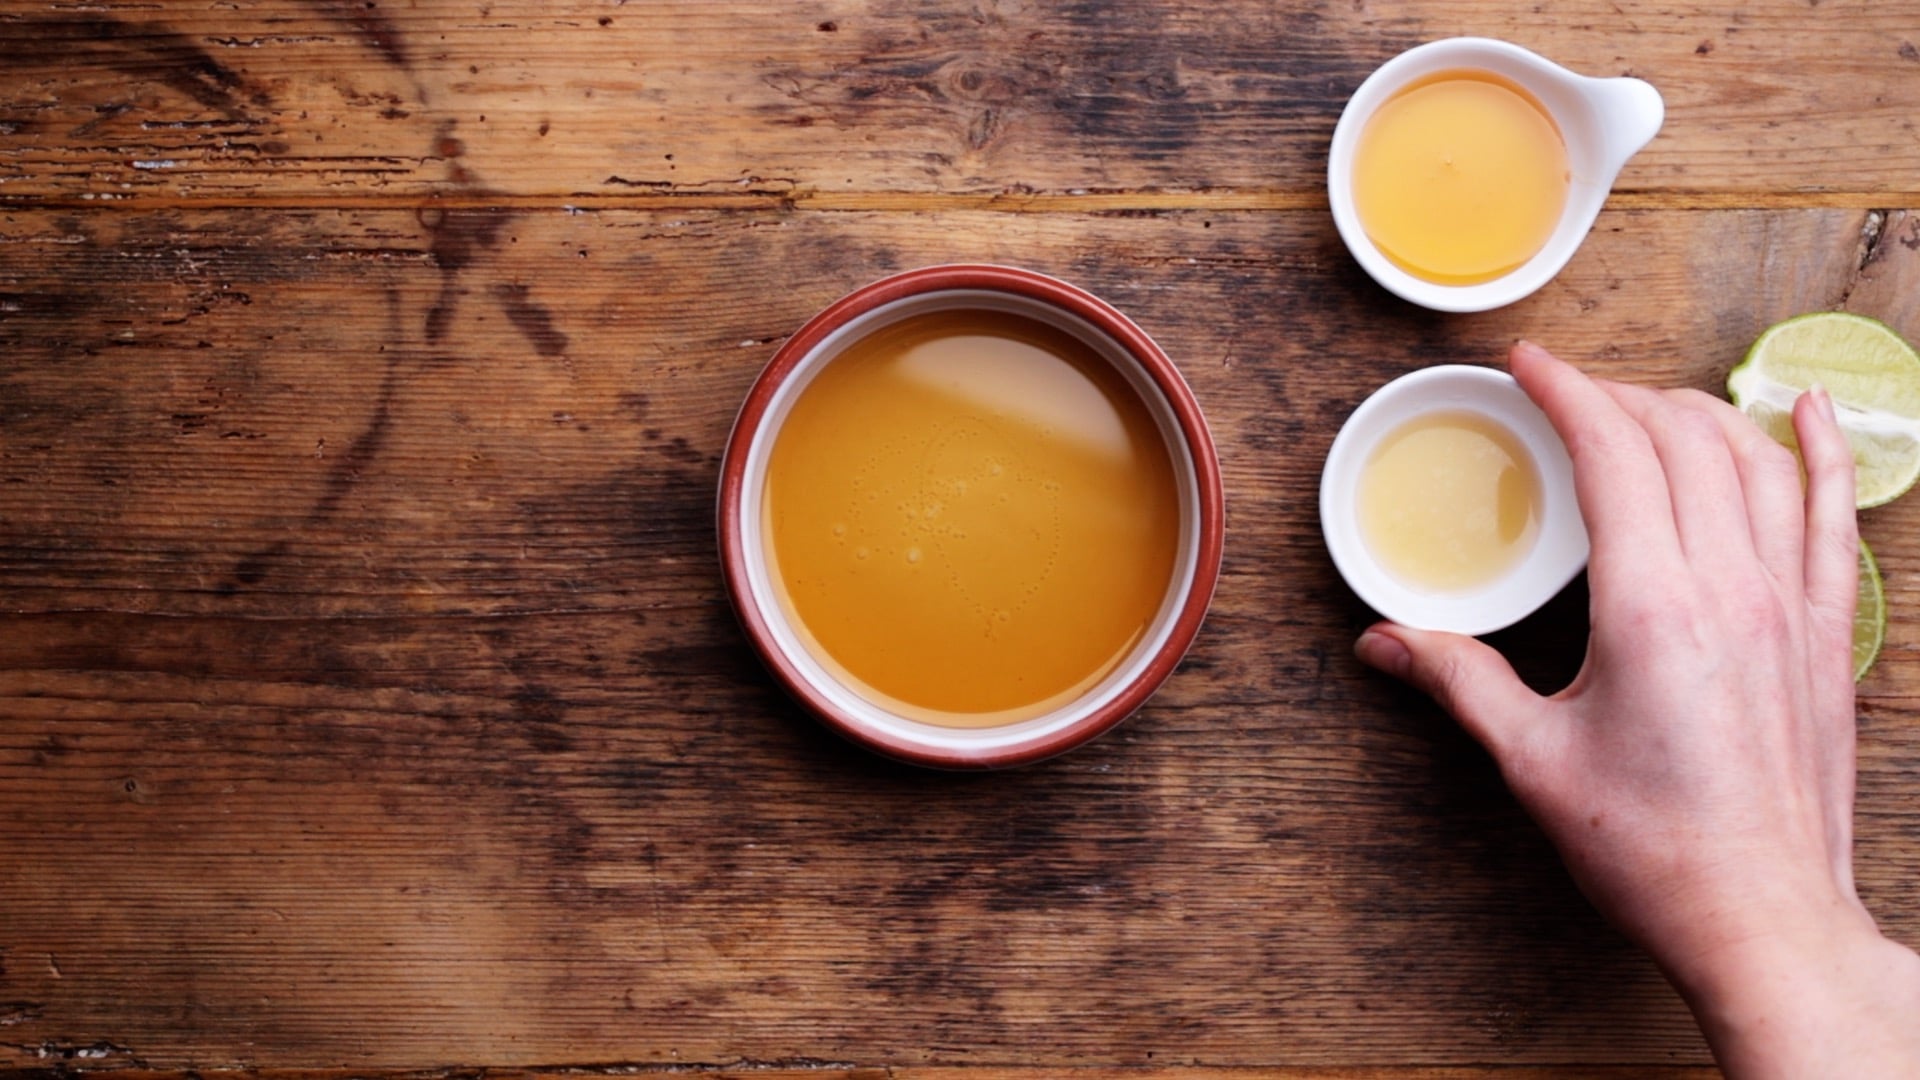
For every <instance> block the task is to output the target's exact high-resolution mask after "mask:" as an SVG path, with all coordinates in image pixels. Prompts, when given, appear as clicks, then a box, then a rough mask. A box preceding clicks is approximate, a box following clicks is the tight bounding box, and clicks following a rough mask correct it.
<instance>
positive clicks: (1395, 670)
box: [1353, 622, 1546, 758]
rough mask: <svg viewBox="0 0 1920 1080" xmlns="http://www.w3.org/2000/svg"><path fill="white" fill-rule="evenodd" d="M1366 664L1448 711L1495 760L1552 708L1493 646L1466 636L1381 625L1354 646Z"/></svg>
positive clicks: (1371, 630) (1375, 626) (1362, 636)
mask: <svg viewBox="0 0 1920 1080" xmlns="http://www.w3.org/2000/svg"><path fill="white" fill-rule="evenodd" d="M1353 652H1354V655H1355V656H1358V657H1359V658H1360V660H1361V662H1362V663H1364V664H1366V665H1367V666H1369V667H1374V668H1378V669H1379V670H1381V671H1384V672H1386V673H1387V674H1389V675H1392V676H1394V677H1395V678H1397V679H1401V680H1404V681H1405V682H1407V683H1409V684H1410V685H1412V686H1413V687H1414V688H1415V689H1418V690H1421V691H1424V692H1425V693H1426V694H1427V696H1429V697H1431V698H1433V700H1434V701H1436V702H1438V703H1439V705H1440V707H1441V708H1443V709H1445V710H1447V712H1448V713H1450V714H1451V715H1452V716H1453V718H1454V720H1456V721H1458V722H1459V724H1460V726H1461V727H1463V728H1465V729H1466V730H1467V734H1469V735H1472V736H1473V737H1474V738H1476V739H1478V740H1480V745H1482V746H1484V747H1486V748H1487V751H1488V752H1489V753H1491V754H1493V756H1494V757H1495V758H1504V757H1505V753H1504V751H1505V749H1506V748H1507V747H1509V746H1511V745H1513V743H1514V741H1515V740H1516V739H1517V738H1519V737H1520V735H1521V734H1522V733H1523V732H1524V731H1525V730H1526V729H1527V728H1528V726H1529V724H1530V722H1531V721H1533V720H1535V719H1536V718H1538V717H1539V716H1540V714H1541V713H1542V712H1543V711H1545V709H1546V700H1545V699H1543V698H1542V697H1541V696H1540V695H1538V694H1536V693H1534V692H1533V691H1532V690H1529V689H1527V686H1526V684H1525V683H1523V682H1521V681H1520V677H1519V676H1518V675H1515V674H1514V673H1513V665H1511V664H1509V663H1507V658H1506V657H1504V656H1501V655H1500V653H1499V652H1498V651H1497V650H1495V649H1494V648H1493V647H1492V646H1491V645H1488V644H1486V643H1485V642H1483V641H1480V640H1479V639H1477V638H1470V637H1467V636H1466V635H1464V634H1446V633H1440V632H1438V631H1432V630H1415V629H1413V628H1411V627H1406V626H1401V625H1399V624H1397V623H1390V622H1383V623H1377V624H1375V625H1373V626H1371V627H1369V628H1367V631H1366V633H1363V634H1361V635H1360V640H1359V641H1356V642H1354V645H1353Z"/></svg>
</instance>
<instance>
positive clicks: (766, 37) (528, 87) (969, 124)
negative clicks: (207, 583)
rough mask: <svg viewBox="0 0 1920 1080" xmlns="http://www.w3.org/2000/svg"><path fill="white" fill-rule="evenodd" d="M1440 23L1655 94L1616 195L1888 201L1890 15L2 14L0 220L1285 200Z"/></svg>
mask: <svg viewBox="0 0 1920 1080" xmlns="http://www.w3.org/2000/svg"><path fill="white" fill-rule="evenodd" d="M1457 34H1481V35H1488V36H1493V37H1502V38H1506V39H1509V40H1512V41H1515V42H1518V43H1520V44H1522V45H1526V46H1528V47H1531V48H1534V49H1536V50H1538V51H1540V52H1542V53H1543V54H1545V55H1547V56H1550V57H1552V58H1554V59H1556V60H1558V61H1560V62H1562V63H1565V64H1567V65H1569V66H1571V67H1573V68H1575V69H1576V70H1579V71H1581V72H1583V73H1587V74H1595V75H1616V74H1622V73H1632V74H1635V75H1639V76H1642V77H1644V78H1647V79H1649V80H1651V81H1652V82H1653V83H1655V84H1656V85H1657V86H1659V87H1660V89H1661V91H1662V92H1663V94H1665V96H1666V98H1667V103H1668V123H1667V127H1666V130H1665V131H1664V132H1663V134H1662V135H1661V136H1660V138H1658V139H1657V140H1656V141H1655V142H1654V143H1653V144H1652V145H1651V146H1650V147H1649V148H1648V149H1647V150H1646V151H1645V152H1644V153H1643V154H1642V155H1641V156H1640V157H1639V158H1637V159H1636V160H1635V161H1634V162H1633V163H1632V164H1631V165H1630V166H1629V167H1628V169H1627V171H1626V173H1625V174H1624V175H1623V177H1622V179H1621V182H1620V186H1621V188H1622V189H1623V190H1624V191H1628V192H1636V193H1655V194H1662V193H1664V194H1667V195H1671V196H1679V197H1680V199H1681V201H1686V198H1687V197H1690V196H1696V197H1706V198H1716V197H1719V198H1724V197H1726V196H1732V197H1733V198H1734V199H1736V200H1757V201H1758V205H1773V204H1774V203H1773V200H1774V199H1777V197H1778V196H1779V195H1781V194H1782V193H1786V194H1790V195H1795V196H1799V197H1802V198H1812V199H1819V198H1823V197H1827V196H1830V195H1832V194H1833V193H1836V192H1838V193H1843V194H1844V193H1853V194H1855V195H1861V194H1864V193H1870V192H1881V193H1886V192H1894V193H1904V194H1905V195H1906V197H1905V198H1895V199H1889V200H1886V201H1883V202H1880V203H1877V204H1874V205H1878V206H1904V205H1910V204H1911V203H1912V202H1913V201H1914V198H1913V196H1914V195H1915V193H1916V192H1920V179H1916V178H1917V177H1920V137H1916V129H1915V126H1914V125H1915V122H1916V121H1915V117H1916V115H1920V19H1917V18H1916V13H1915V10H1914V8H1913V6H1912V5H1911V4H1910V3H1904V2H1902V3H1883V2H1871V0H1850V2H1849V0H1835V2H1829V3H1823V4H1813V5H1808V4H1804V3H1798V2H1787V0H1770V2H1767V3H1759V4H1742V5H1737V6H1736V7H1733V8H1729V7H1728V6H1727V5H1724V4H1712V3H1701V2H1687V3H1679V4H1659V5H1655V4H1635V3H1619V2H1614V0H1573V2H1567V3H1554V4H1552V5H1542V4H1532V5H1527V4H1494V3H1487V2H1485V0H1473V2H1464V0H1420V2H1414V3H1395V4H1376V3H1368V2H1365V0H1355V2H1351V3H1348V2H1340V3H1333V2H1324V0H1323V2H1315V3H1304V4H1273V3H1269V2H1266V0H1234V2H1231V3H1217V4H1215V3H1209V4H1206V5H1185V4H1179V3H1173V2H1170V0H1126V2H1120V3H1112V2H1057V3H1018V2H998V0H988V2H983V3H977V4H958V3H956V4H946V5H927V4H923V3H918V2H903V0H802V2H789V0H756V2H730V3H725V4H714V3H708V2H705V0H671V2H668V0H662V2H653V3H647V4H644V5H630V6H629V5H608V4H602V3H593V2H581V0H571V2H567V3H555V4H549V3H541V2H538V0H467V2H446V0H435V2H418V3H405V4H401V3H392V2H387V3H376V4H373V5H372V6H368V5H367V4H366V3H363V2H359V0H353V2H348V0H260V2H248V3H241V4H221V5H214V6H210V7H205V8H198V7H189V6H186V5H145V4H130V3H129V4H120V3H103V4H89V5H84V6H74V5H45V4H37V3H28V2H25V0H8V2H7V3H5V4H4V5H0V48H4V49H5V50H6V52H7V54H8V73H7V78H6V79H5V80H4V88H3V89H0V198H14V199H17V198H21V197H25V196H40V195H66V196H85V197H88V198H95V199H118V198H127V197H138V198H146V197H150V196H163V197H190V198H197V199H209V198H211V199H230V198H245V197H255V196H260V195H268V196H319V197H329V198H365V197H367V196H369V195H392V196H414V197H417V196H421V195H425V194H430V193H436V192H441V191H444V190H445V189H446V188H447V187H448V186H449V185H450V184H451V185H454V186H459V185H462V184H465V185H466V186H473V185H480V184H484V185H485V187H486V188H487V190H489V191H493V192H497V193H501V194H511V195H542V196H565V197H568V198H573V199H592V198H596V197H614V198H619V197H624V196H633V195H641V196H649V195H713V194H733V195H739V194H751V193H759V194H761V195H764V196H767V197H771V198H796V199H807V198H815V197H835V196H840V195H845V194H847V193H853V194H854V195H855V196H857V197H858V196H865V195H868V194H872V193H886V194H889V195H898V194H900V193H989V194H1008V195H1011V196H1014V197H1018V196H1020V195H1022V194H1025V193H1029V192H1043V193H1045V192H1073V191H1079V190H1094V191H1104V192H1122V193H1128V192H1138V191H1141V190H1143V189H1160V190H1173V191H1186V192H1193V191H1208V192H1211V191H1220V190H1226V191H1234V192H1255V193H1259V192H1278V193H1289V194H1291V195H1293V196H1294V197H1296V198H1297V197H1299V196H1300V195H1302V194H1310V193H1318V192H1320V191H1322V190H1323V189H1324V179H1323V177H1324V163H1325V159H1326V147H1327V142H1328V139H1329V138H1330V136H1331V133H1332V131H1333V125H1334V122H1335V120H1336V119H1337V118H1338V115H1339V111H1340V108H1341V106H1342V104H1343V103H1344V102H1345V100H1346V97H1347V95H1348V94H1350V93H1351V92H1352V90H1353V89H1354V87H1356V86H1358V85H1359V83H1360V81H1361V80H1362V79H1363V78H1364V77H1365V76H1366V74H1367V72H1369V71H1370V70H1372V69H1373V68H1374V67H1375V66H1377V65H1378V64H1380V63H1381V62H1382V61H1384V60H1386V59H1387V58H1388V57H1390V56H1392V55H1394V54H1395V53H1398V52H1400V51H1402V50H1404V49H1406V48H1408V47H1410V46H1412V45H1414V44H1418V43H1419V42H1422V41H1426V40H1430V39H1434V38H1440V37H1448V36H1452V35H1457ZM1854 205H1858V204H1857V203H1856V204H1854Z"/></svg>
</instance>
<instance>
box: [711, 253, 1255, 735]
mask: <svg viewBox="0 0 1920 1080" xmlns="http://www.w3.org/2000/svg"><path fill="white" fill-rule="evenodd" d="M965 309H979V310H987V311H1001V312H1013V313H1017V314H1020V315H1024V316H1026V317H1028V318H1032V319H1036V320H1039V321H1041V322H1044V323H1047V324H1050V325H1052V326H1055V327H1058V328H1061V329H1064V330H1066V331H1068V332H1070V333H1072V334H1073V335H1075V336H1076V337H1078V338H1080V339H1081V340H1082V341H1084V342H1086V343H1087V344H1088V345H1089V346H1091V347H1092V349H1093V350H1094V352H1096V353H1097V354H1098V355H1100V356H1101V357H1103V358H1105V359H1106V360H1107V361H1108V362H1109V363H1111V364H1112V365H1113V366H1114V368H1115V369H1116V370H1117V371H1119V372H1120V373H1121V374H1122V375H1123V376H1124V377H1125V379H1126V382H1127V383H1128V384H1129V385H1130V386H1132V387H1133V389H1134V390H1135V391H1136V392H1137V393H1138V394H1139V395H1140V400H1141V401H1142V402H1143V403H1144V404H1145V406H1146V408H1147V410H1148V412H1149V413H1150V414H1151V415H1152V416H1153V418H1154V421H1155V424H1156V426H1157V427H1158V428H1159V430H1160V433H1161V436H1162V437H1163V438H1164V439H1165V440H1166V445H1167V449H1168V453H1169V455H1170V457H1171V458H1172V461H1173V466H1174V478H1175V483H1176V486H1177V488H1178V499H1179V504H1180V525H1179V529H1180V533H1179V544H1178V547H1177V554H1176V557H1175V561H1174V572H1173V575H1172V578H1171V580H1169V581H1168V583H1167V591H1166V595H1165V599H1164V600H1163V601H1162V602H1161V606H1160V610H1159V613H1158V614H1157V615H1156V616H1155V618H1154V620H1153V622H1152V623H1151V624H1150V626H1149V627H1148V631H1147V633H1146V634H1145V635H1144V636H1143V637H1142V640H1141V642H1140V644H1139V645H1137V646H1136V647H1135V648H1134V650H1133V652H1132V653H1130V654H1129V655H1128V656H1127V658H1126V659H1125V660H1124V661H1123V662H1122V663H1121V664H1119V665H1118V666H1117V667H1116V668H1115V669H1114V671H1113V672H1112V673H1111V674H1109V675H1108V676H1107V677H1106V678H1105V679H1103V680H1102V681H1101V682H1099V683H1098V684H1096V685H1095V686H1093V687H1092V688H1091V689H1089V690H1088V691H1087V692H1086V693H1085V694H1083V695H1081V696H1080V697H1079V698H1077V699H1075V700H1073V701H1071V702H1069V703H1067V704H1066V705H1063V706H1061V707H1059V708H1057V709H1054V710H1053V711H1051V712H1048V713H1046V714H1044V715H1041V716H1037V717H1034V718H1031V719H1027V720H1022V721H1019V722H1017V723H1010V724H1004V725H1000V726H995V727H981V728H955V727H944V726H939V725H934V724H929V723H926V722H924V721H920V720H916V719H911V718H909V717H905V716H901V715H899V714H898V713H895V712H890V711H889V710H887V709H886V708H883V707H881V706H879V705H876V704H874V703H873V702H871V701H869V700H868V699H866V698H864V697H862V696H861V695H860V694H858V693H856V692H855V691H854V690H853V689H852V688H850V687H848V686H846V685H845V684H843V683H842V682H841V681H840V680H838V679H836V678H835V677H834V676H833V675H832V674H830V673H829V672H828V670H827V669H826V668H825V667H824V666H822V665H821V664H820V662H819V661H817V660H816V659H815V658H814V657H813V655H812V654H811V653H810V652H809V651H808V649H807V647H806V646H805V645H804V644H803V643H802V641H801V638H800V636H799V634H798V633H796V631H795V629H794V626H793V624H792V621H791V620H790V619H789V618H788V616H787V613H786V611H785V609H784V607H783V605H782V603H781V601H780V598H779V595H778V593H777V592H776V589H775V585H774V583H773V580H772V572H771V570H770V567H769V565H768V559H767V556H766V547H765V537H764V535H763V532H762V523H761V514H762V506H763V503H764V497H765V485H766V476H767V460H768V457H769V455H770V453H771V450H772V447H773V443H774V438H775V436H776V435H777V434H778V433H779V430H780V426H781V424H782V423H783V422H784V421H785V419H786V416H787V414H788V412H789V411H790V410H791V408H792V405H793V402H794V401H795V400H796V399H797V398H798V396H799V394H800V392H801V391H802V390H804V389H805V388H806V386H807V384H808V383H809V382H810V381H811V380H812V379H813V377H814V375H815V374H817V373H818V372H819V371H820V370H821V369H822V368H823V367H824V366H825V365H826V364H827V363H829V362H830V361H832V360H833V358H834V357H835V356H837V355H839V353H840V352H841V351H843V350H844V349H845V348H846V347H847V345H848V344H849V343H850V342H853V341H856V340H859V339H860V338H861V337H862V336H864V335H866V334H869V333H872V332H874V331H875V330H878V329H880V328H882V327H885V326H888V325H891V324H892V323H894V322H896V321H898V320H900V319H904V318H908V317H911V316H914V315H920V314H924V313H927V312H933V311H950V310H965ZM719 532H720V560H721V567H722V570H723V571H724V573H725V577H726V585H727V592H728V595H729V597H730V598H731V599H732V601H733V607H734V611H735V612H736V613H737V614H738V615H739V618H740V623H741V625H742V627H744V628H745V630H746V632H747V636H748V638H749V639H751V640H752V642H753V645H754V648H755V649H756V650H758V652H759V654H760V657H761V659H762V660H763V661H765V663H766V665H767V668H768V670H770V671H771V672H772V673H773V676H774V678H775V679H777V680H778V681H779V682H780V684H781V685H782V686H784V687H785V688H786V690H787V692H788V693H790V694H792V695H793V696H794V698H796V699H797V700H798V701H799V702H800V703H801V704H803V705H804V706H806V708H807V709H808V710H809V711H811V712H812V713H814V714H815V715H816V716H818V717H819V718H820V719H821V720H822V721H824V722H825V723H826V724H827V725H828V726H829V727H831V728H833V729H834V730H835V731H838V732H839V733H840V734H842V735H844V736H846V737H847V738H849V739H852V740H853V741H855V742H857V743H860V744H862V745H865V746H867V747H870V748H872V749H874V750H876V751H879V752H880V753H882V754H886V755H888V756H890V757H894V758H898V759H900V760H903V761H909V762H913V763H916V764H920V765H929V766H934V767H938V768H948V769H981V768H998V767H1004V766H1012V765H1023V764H1027V763H1029V762H1034V761H1039V760H1041V759H1042V758H1047V757H1051V756H1053V755H1055V754H1059V753H1062V752H1063V751H1066V750H1069V749H1072V748H1073V747H1075V746H1078V745H1080V744H1081V743H1083V742H1086V741H1087V740H1089V739H1092V738H1094V737H1095V736H1097V735H1099V734H1101V733H1102V732H1104V731H1106V730H1107V729H1109V728H1111V727H1113V726H1114V725H1115V724H1117V723H1119V722H1120V721H1121V720H1123V719H1125V718H1126V717H1127V716H1128V715H1129V714H1130V713H1132V712H1133V711H1134V710H1135V709H1138V708H1139V707H1140V705H1141V704H1142V703H1143V702H1145V701H1146V700H1147V698H1148V697H1149V696H1151V695H1152V694H1153V692H1154V691H1155V690H1156V689H1158V688H1159V686H1160V684H1161V683H1162V682H1164V681H1165V680H1166V678H1167V676H1168V675H1170V674H1172V672H1173V669H1174V668H1175V666H1177V665H1178V664H1179V662H1180V659H1181V657H1182V656H1184V655H1185V654H1186V651H1187V648H1188V646H1189V645H1191V644H1192V643H1193V639H1194V635H1195V634H1196V633H1198V632H1199V630H1200V623H1201V621H1202V620H1203V619H1204V618H1205V617H1206V612H1207V605H1208V604H1209V603H1210V602H1211V601H1212V598H1213V589H1214V583H1215V581H1216V580H1217V579H1218V577H1219V573H1220V549H1221V543H1222V539H1223V536H1224V532H1225V509H1224V504H1223V500H1222V496H1221V489H1220V465H1219V461H1218V459H1217V458H1216V456H1215V454H1214V448H1213V438H1212V436H1211V435H1210V434H1209V433H1208V431H1207V424H1206V420H1205V418H1204V417H1202V416H1201V414H1200V407H1199V405H1198V404H1196V403H1195V401H1194V398H1193V393H1192V391H1191V390H1189V389H1188V388H1187V384H1186V381H1185V380H1184V379H1182V378H1181V377H1180V372H1179V371H1178V370H1177V369H1176V368H1175V367H1174V366H1173V362H1172V361H1171V360H1168V359H1167V355H1166V354H1165V353H1164V352H1162V351H1161V350H1160V347H1159V346H1158V345H1155V344H1154V342H1153V339H1151V338H1149V337H1148V336H1147V335H1146V334H1145V332H1143V331H1142V330H1141V329H1140V328H1139V327H1137V326H1135V325H1134V324H1133V323H1132V322H1131V321H1130V320H1128V319H1127V317H1126V316H1124V315H1122V314H1120V313H1119V312H1118V311H1116V310H1114V309H1113V308H1112V307H1111V306H1109V305H1108V304H1106V303H1105V302H1103V301H1101V300H1100V299H1098V298H1097V297H1095V296H1093V295H1092V294H1090V293H1087V292H1085V291H1083V290H1081V289H1078V288H1075V287H1074V286H1072V285H1068V284H1066V283H1064V282H1061V281H1057V280H1055V279H1053V278H1050V277H1047V276H1045V275H1042V274H1036V273H1033V272H1032V271H1028V270H1018V269H1013V268H1010V267H1002V266H934V267H927V268H924V269H920V270H911V271H908V272H906V273H903V274H896V275H894V276H893V277H889V278H885V279H883V280H881V281H876V282H874V283H873V284H871V285H868V286H866V287H865V288H862V289H860V290H858V291H856V292H854V293H852V294H851V295H848V296H846V297H843V298H842V299H840V300H839V301H837V302H835V303H834V304H832V305H831V306H829V307H828V308H827V309H826V310H825V311H822V312H821V313H820V314H818V315H816V316H814V317H813V319H812V320H810V321H809V322H808V323H807V324H806V325H805V326H803V327H801V328H800V330H799V332H798V333H796V334H794V335H793V336H792V337H791V338H789V339H787V342H786V344H785V345H783V346H781V348H780V350H779V351H778V352H776V353H775V354H774V356H773V359H772V360H771V361H770V362H769V363H768V364H767V367H766V370H765V371H763V372H761V374H760V378H759V379H758V380H757V381H756V382H755V383H754V384H753V388H752V389H751V390H750V391H749V392H748V393H747V399H746V402H745V404H743V405H742V406H741V408H740V415H739V417H738V419H736V420H735V421H734V426H733V433H732V435H731V436H729V438H728V440H727V452H726V459H725V462H724V463H723V465H722V468H721V476H720V503H719Z"/></svg>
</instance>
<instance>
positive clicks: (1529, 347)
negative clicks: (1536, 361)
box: [1513, 338, 1547, 356]
mask: <svg viewBox="0 0 1920 1080" xmlns="http://www.w3.org/2000/svg"><path fill="white" fill-rule="evenodd" d="M1513 351H1514V352H1523V353H1526V354H1527V355H1529V356H1543V355H1545V354H1546V351H1547V350H1545V349H1543V348H1541V347H1540V346H1538V345H1535V344H1534V343H1533V342H1531V341H1528V340H1527V339H1526V338H1521V339H1520V340H1519V341H1516V342H1514V343H1513Z"/></svg>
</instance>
